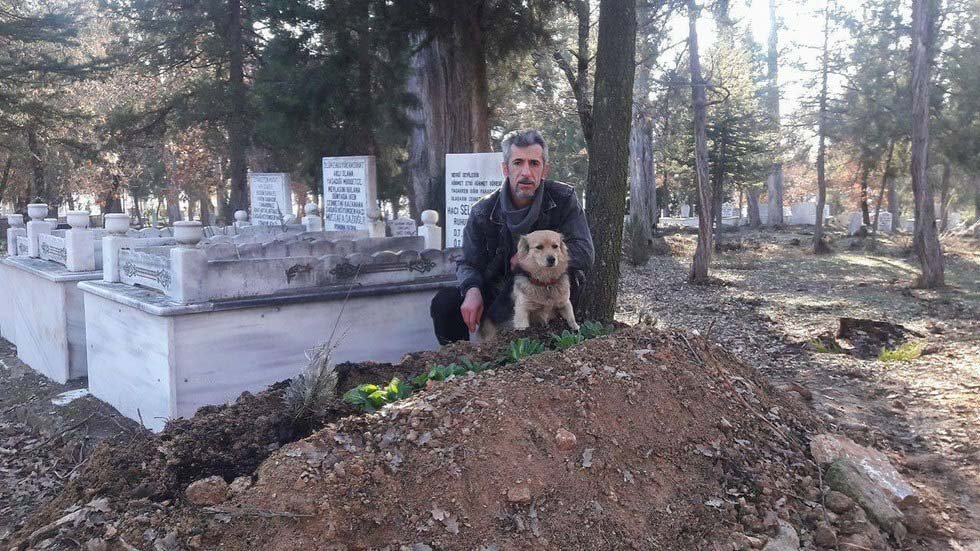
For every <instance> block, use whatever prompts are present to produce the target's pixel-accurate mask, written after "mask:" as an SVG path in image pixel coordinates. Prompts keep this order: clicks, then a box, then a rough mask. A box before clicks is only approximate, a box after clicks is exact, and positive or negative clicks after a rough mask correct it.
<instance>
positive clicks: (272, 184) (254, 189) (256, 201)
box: [248, 172, 293, 226]
mask: <svg viewBox="0 0 980 551" xmlns="http://www.w3.org/2000/svg"><path fill="white" fill-rule="evenodd" d="M248 187H249V189H250V190H251V198H252V223H253V224H256V225H259V226H281V225H282V224H283V219H284V218H285V217H286V216H288V215H290V214H292V210H293V194H292V191H291V189H290V186H289V174H284V173H278V172H275V173H273V172H252V173H249V175H248Z"/></svg>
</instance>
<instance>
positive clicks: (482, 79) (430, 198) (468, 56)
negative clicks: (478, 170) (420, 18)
mask: <svg viewBox="0 0 980 551" xmlns="http://www.w3.org/2000/svg"><path fill="white" fill-rule="evenodd" d="M436 11H437V13H436V16H437V17H439V18H441V19H442V21H444V26H443V28H441V29H437V30H436V31H435V35H434V36H433V37H432V39H431V40H430V41H429V43H428V44H427V45H426V46H425V47H424V48H422V49H420V50H419V51H418V53H416V55H415V56H414V57H413V58H412V65H413V74H412V76H411V78H410V81H409V91H410V92H411V93H413V94H414V95H415V96H416V97H417V98H418V100H419V104H418V107H416V108H414V109H411V110H410V111H409V113H408V115H409V119H410V120H411V121H413V123H414V124H415V128H414V129H413V130H412V133H411V136H410V138H409V144H408V161H407V162H406V163H405V170H406V171H407V173H408V180H409V182H410V185H411V186H412V188H413V191H414V196H415V205H413V206H412V208H411V211H412V212H413V213H420V212H422V211H423V210H427V209H432V210H435V211H438V212H445V207H446V197H445V195H446V190H445V185H444V179H445V171H446V153H477V152H486V151H490V150H491V149H490V123H489V114H490V112H489V103H488V84H487V62H486V54H485V52H484V46H483V34H482V30H481V26H480V11H479V7H478V6H469V7H460V6H455V5H453V4H451V3H450V4H446V3H439V4H438V5H437V7H436ZM421 40H422V37H421V36H420V37H419V38H418V39H417V41H416V43H420V42H421Z"/></svg>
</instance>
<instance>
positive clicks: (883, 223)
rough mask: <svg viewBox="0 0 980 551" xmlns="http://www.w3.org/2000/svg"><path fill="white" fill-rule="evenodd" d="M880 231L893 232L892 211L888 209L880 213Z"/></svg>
mask: <svg viewBox="0 0 980 551" xmlns="http://www.w3.org/2000/svg"><path fill="white" fill-rule="evenodd" d="M878 231H880V232H884V233H891V232H892V213H890V212H888V211H885V212H880V213H878Z"/></svg>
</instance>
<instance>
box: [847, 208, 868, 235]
mask: <svg viewBox="0 0 980 551" xmlns="http://www.w3.org/2000/svg"><path fill="white" fill-rule="evenodd" d="M862 218H863V215H862V214H861V213H860V212H852V213H851V219H850V220H849V221H848V222H847V235H857V234H858V233H860V232H861V226H863V225H864V220H863V219H862Z"/></svg>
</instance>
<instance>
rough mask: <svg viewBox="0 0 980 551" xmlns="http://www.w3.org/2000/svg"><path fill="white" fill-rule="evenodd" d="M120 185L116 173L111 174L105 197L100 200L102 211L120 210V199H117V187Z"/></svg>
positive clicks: (120, 182) (121, 209)
mask: <svg viewBox="0 0 980 551" xmlns="http://www.w3.org/2000/svg"><path fill="white" fill-rule="evenodd" d="M120 187H122V181H121V180H120V179H119V176H118V175H115V174H114V175H113V176H112V187H110V188H109V190H108V191H107V192H106V194H105V199H104V200H103V201H102V213H103V214H105V213H108V212H120V213H121V212H122V211H123V208H122V201H120V200H119V188H120Z"/></svg>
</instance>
